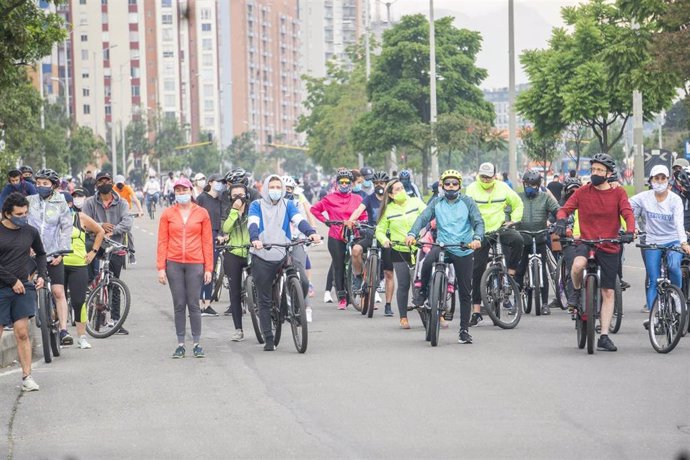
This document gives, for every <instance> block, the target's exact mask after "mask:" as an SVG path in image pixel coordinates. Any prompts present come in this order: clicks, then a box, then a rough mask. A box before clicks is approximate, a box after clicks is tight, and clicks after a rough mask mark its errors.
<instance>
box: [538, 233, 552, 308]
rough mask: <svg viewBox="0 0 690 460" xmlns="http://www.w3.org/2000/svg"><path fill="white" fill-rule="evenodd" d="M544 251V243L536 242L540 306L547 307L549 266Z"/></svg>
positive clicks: (545, 247)
mask: <svg viewBox="0 0 690 460" xmlns="http://www.w3.org/2000/svg"><path fill="white" fill-rule="evenodd" d="M549 241H550V240H549ZM546 251H547V246H546V243H539V244H537V252H538V253H539V254H541V279H542V280H543V281H542V283H541V304H542V308H547V309H548V307H547V305H548V304H549V268H548V262H547V261H546V258H547V257H548V256H547V254H546Z"/></svg>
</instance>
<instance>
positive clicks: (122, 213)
mask: <svg viewBox="0 0 690 460" xmlns="http://www.w3.org/2000/svg"><path fill="white" fill-rule="evenodd" d="M110 193H111V194H112V196H113V199H112V201H111V202H110V203H109V204H108V205H106V204H105V203H103V200H102V199H101V195H100V194H98V193H96V194H95V195H94V196H91V197H89V198H87V199H86V201H84V207H83V208H82V210H81V211H82V212H83V213H84V214H86V215H87V216H89V217H90V218H92V219H93V220H95V221H96V222H97V223H98V224H106V223H108V224H113V225H115V229H114V230H113V235H112V236H111V239H113V240H114V241H117V242H118V243H122V236H123V235H124V234H125V233H128V232H129V231H131V230H132V221H133V218H132V216H131V214H130V213H129V206H127V202H126V201H125V200H123V199H122V198H120V195H118V194H117V193H115V192H110ZM63 199H64V198H63ZM68 209H69V208H68ZM70 219H71V217H70ZM70 225H71V220H70ZM71 231H72V230H71V229H70V235H71Z"/></svg>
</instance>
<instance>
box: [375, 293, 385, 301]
mask: <svg viewBox="0 0 690 460" xmlns="http://www.w3.org/2000/svg"><path fill="white" fill-rule="evenodd" d="M381 302H383V300H381V296H380V295H379V293H378V292H376V293H375V294H374V303H381Z"/></svg>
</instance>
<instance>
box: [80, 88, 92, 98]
mask: <svg viewBox="0 0 690 460" xmlns="http://www.w3.org/2000/svg"><path fill="white" fill-rule="evenodd" d="M90 94H91V91H89V88H82V89H81V95H82V96H84V97H89V95H90Z"/></svg>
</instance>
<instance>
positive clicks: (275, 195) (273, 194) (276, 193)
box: [268, 189, 283, 201]
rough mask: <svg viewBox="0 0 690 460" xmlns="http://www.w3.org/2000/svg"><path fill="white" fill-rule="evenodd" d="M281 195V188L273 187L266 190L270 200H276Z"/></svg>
mask: <svg viewBox="0 0 690 460" xmlns="http://www.w3.org/2000/svg"><path fill="white" fill-rule="evenodd" d="M281 196H283V191H282V190H276V189H273V190H269V191H268V197H269V198H270V199H271V201H278V200H280V197H281Z"/></svg>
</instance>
